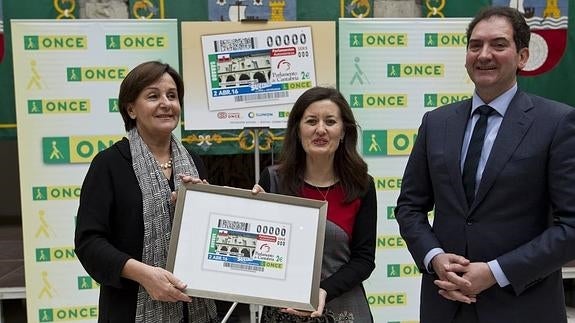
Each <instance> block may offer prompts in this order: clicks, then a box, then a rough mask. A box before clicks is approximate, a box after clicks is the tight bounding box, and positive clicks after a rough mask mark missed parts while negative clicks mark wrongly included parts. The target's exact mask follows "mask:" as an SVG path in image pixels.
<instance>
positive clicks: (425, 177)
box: [395, 7, 575, 323]
mask: <svg viewBox="0 0 575 323" xmlns="http://www.w3.org/2000/svg"><path fill="white" fill-rule="evenodd" d="M529 37H530V30H529V27H528V26H527V24H526V23H525V20H524V19H523V16H522V15H521V14H520V13H519V12H518V11H517V10H515V9H512V8H508V7H491V8H487V9H486V10H484V11H482V12H480V13H479V14H478V15H477V16H476V17H475V18H474V20H473V21H472V22H471V23H470V24H469V27H468V30H467V41H468V43H467V54H466V62H465V67H466V69H467V72H468V74H469V77H470V78H471V80H472V81H473V82H474V84H475V92H474V95H473V98H472V99H470V100H466V101H462V102H458V103H454V104H449V105H446V106H443V107H440V108H438V109H436V110H434V111H430V112H428V113H426V114H425V115H424V117H423V120H422V124H421V126H420V128H419V133H418V136H417V140H416V143H415V146H414V148H413V151H412V153H411V155H410V157H409V161H408V163H407V167H406V169H405V174H404V177H403V184H402V188H401V193H400V196H399V198H398V201H397V208H396V209H395V214H396V218H397V221H398V223H399V227H400V232H401V235H402V237H403V238H404V239H405V241H406V243H407V246H408V249H409V251H410V253H411V255H412V256H413V258H414V260H415V262H416V264H417V265H418V267H419V268H420V270H421V272H422V273H423V274H422V284H421V309H420V316H421V322H422V323H429V322H432V323H450V322H458V323H459V322H462V323H463V322H464V323H472V322H479V323H492V322H497V323H499V322H504V323H512V322H517V323H530V322H533V323H541V322H552V323H560V322H566V321H567V318H566V313H565V300H564V295H563V284H562V277H561V266H562V265H563V264H564V263H565V262H567V261H569V260H571V259H574V258H575V109H573V108H572V107H569V106H567V105H564V104H561V103H558V102H554V101H551V100H547V99H544V98H541V97H538V96H534V95H530V94H527V93H525V92H523V91H521V90H520V89H518V88H517V83H516V73H517V71H518V70H520V69H522V68H524V67H525V65H526V63H527V59H528V58H529V49H528V45H529ZM558 81H560V80H558ZM565 81H566V80H565ZM487 105H488V106H487ZM434 208H435V217H434V219H433V226H431V225H430V224H429V221H428V217H427V213H428V212H429V211H431V210H432V209H434Z"/></svg>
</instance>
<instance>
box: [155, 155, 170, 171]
mask: <svg viewBox="0 0 575 323" xmlns="http://www.w3.org/2000/svg"><path fill="white" fill-rule="evenodd" d="M156 163H157V164H158V166H160V168H161V169H162V170H166V169H168V168H172V157H170V160H168V161H167V162H165V163H160V162H158V161H156Z"/></svg>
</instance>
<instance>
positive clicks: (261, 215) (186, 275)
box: [166, 184, 327, 311]
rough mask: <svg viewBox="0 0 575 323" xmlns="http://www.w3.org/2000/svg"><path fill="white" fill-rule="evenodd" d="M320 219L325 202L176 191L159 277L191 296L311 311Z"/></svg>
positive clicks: (209, 188)
mask: <svg viewBox="0 0 575 323" xmlns="http://www.w3.org/2000/svg"><path fill="white" fill-rule="evenodd" d="M326 212H327V202H325V201H316V200H309V199H304V198H297V197H292V196H284V195H277V194H269V193H259V194H256V195H254V194H252V193H251V191H250V190H243V189H237V188H230V187H221V186H215V185H205V184H187V185H185V186H184V185H182V186H181V187H180V189H179V191H178V199H177V203H176V212H175V216H174V223H173V227H172V235H171V240H170V250H169V254H168V263H167V266H166V267H167V268H166V269H167V270H169V271H171V272H173V273H174V275H175V276H176V277H178V278H179V279H181V280H183V281H184V282H185V283H186V284H187V289H186V293H187V294H188V295H191V296H198V297H206V298H213V299H221V300H226V301H234V302H240V303H249V304H259V305H269V306H276V307H282V308H283V307H290V308H296V309H301V310H306V311H313V310H315V309H317V306H318V301H319V282H320V274H321V262H322V254H323V240H324V232H325V221H326Z"/></svg>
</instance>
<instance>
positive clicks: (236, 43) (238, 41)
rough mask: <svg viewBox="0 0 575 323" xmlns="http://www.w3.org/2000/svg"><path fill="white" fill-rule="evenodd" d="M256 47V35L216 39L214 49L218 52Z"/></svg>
mask: <svg viewBox="0 0 575 323" xmlns="http://www.w3.org/2000/svg"><path fill="white" fill-rule="evenodd" d="M255 48H256V39H255V38H254V37H245V38H235V39H220V40H214V50H215V52H216V53H221V52H234V51H239V50H248V49H255Z"/></svg>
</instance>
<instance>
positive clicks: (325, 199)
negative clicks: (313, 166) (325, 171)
mask: <svg viewBox="0 0 575 323" xmlns="http://www.w3.org/2000/svg"><path fill="white" fill-rule="evenodd" d="M313 187H315V189H316V190H317V191H318V192H319V194H320V195H321V197H323V200H324V201H327V195H328V194H329V191H330V190H331V185H330V186H329V187H328V188H327V191H326V192H325V194H323V193H322V191H321V190H320V189H319V187H317V186H315V185H314V186H313Z"/></svg>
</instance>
